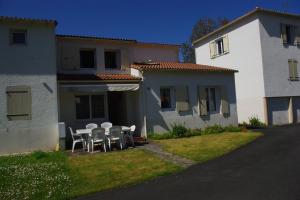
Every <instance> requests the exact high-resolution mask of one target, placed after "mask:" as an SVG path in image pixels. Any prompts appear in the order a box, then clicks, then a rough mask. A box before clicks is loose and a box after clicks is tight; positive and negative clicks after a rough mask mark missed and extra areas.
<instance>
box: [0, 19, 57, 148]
mask: <svg viewBox="0 0 300 200" xmlns="http://www.w3.org/2000/svg"><path fill="white" fill-rule="evenodd" d="M55 26H56V22H55V21H53V20H32V19H21V18H13V17H0V44H1V45H0V52H1V54H0V66H1V67H0V91H1V94H0V153H1V154H5V153H17V152H27V151H33V150H37V149H55V148H56V145H57V144H58V139H59V138H58V124H57V123H58V113H57V83H56V45H55Z"/></svg>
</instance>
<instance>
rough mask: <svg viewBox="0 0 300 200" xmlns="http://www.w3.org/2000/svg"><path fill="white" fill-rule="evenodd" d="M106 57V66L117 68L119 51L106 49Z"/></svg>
mask: <svg viewBox="0 0 300 200" xmlns="http://www.w3.org/2000/svg"><path fill="white" fill-rule="evenodd" d="M104 57H105V68H113V69H115V68H117V52H114V51H106V52H105V53H104Z"/></svg>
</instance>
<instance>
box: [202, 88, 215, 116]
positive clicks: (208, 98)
mask: <svg viewBox="0 0 300 200" xmlns="http://www.w3.org/2000/svg"><path fill="white" fill-rule="evenodd" d="M212 89H213V90H214V101H213V102H211V90H212ZM205 93H206V107H207V112H208V113H210V114H213V113H218V107H217V88H216V87H205ZM212 103H213V104H214V107H215V109H214V110H211V105H212Z"/></svg>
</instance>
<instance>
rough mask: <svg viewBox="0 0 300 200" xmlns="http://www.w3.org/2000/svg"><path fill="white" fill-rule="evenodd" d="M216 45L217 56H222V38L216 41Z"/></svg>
mask: <svg viewBox="0 0 300 200" xmlns="http://www.w3.org/2000/svg"><path fill="white" fill-rule="evenodd" d="M216 43H217V50H218V54H219V55H221V54H223V53H224V43H223V38H221V39H219V40H217V41H216Z"/></svg>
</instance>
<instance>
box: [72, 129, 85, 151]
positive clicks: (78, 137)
mask: <svg viewBox="0 0 300 200" xmlns="http://www.w3.org/2000/svg"><path fill="white" fill-rule="evenodd" d="M69 129H70V133H71V136H72V139H73V145H72V153H73V152H74V148H75V145H76V144H77V143H82V148H83V150H84V148H85V139H83V138H82V135H78V134H75V133H74V132H73V129H72V128H71V127H69Z"/></svg>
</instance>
